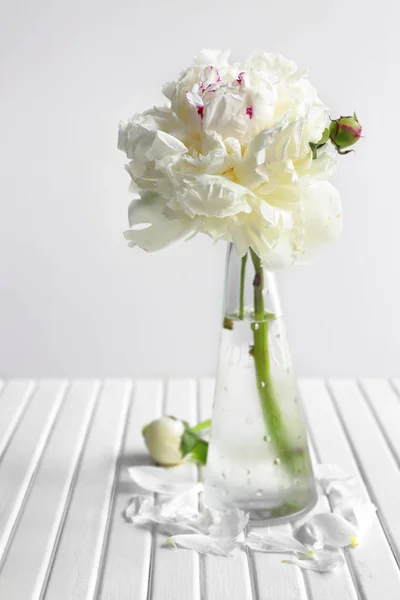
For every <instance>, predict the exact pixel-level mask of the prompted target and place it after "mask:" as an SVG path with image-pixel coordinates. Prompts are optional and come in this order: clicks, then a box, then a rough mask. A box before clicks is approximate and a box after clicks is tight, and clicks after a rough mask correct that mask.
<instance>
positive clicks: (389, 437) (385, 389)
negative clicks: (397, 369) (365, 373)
mask: <svg viewBox="0 0 400 600" xmlns="http://www.w3.org/2000/svg"><path fill="white" fill-rule="evenodd" d="M360 385H361V388H362V390H363V391H364V394H365V396H366V398H367V400H368V402H369V406H370V408H371V410H372V412H373V414H374V417H375V419H376V421H377V422H378V424H379V426H380V428H381V431H382V433H383V435H384V436H385V439H386V442H387V443H388V445H389V447H390V449H391V451H392V453H393V454H394V456H395V458H396V460H397V464H398V465H399V464H400V432H399V425H400V399H399V396H398V394H397V393H396V392H395V389H397V391H398V392H400V380H394V381H393V385H394V389H393V387H392V386H391V385H390V383H389V381H388V380H387V379H378V378H372V377H369V378H364V379H361V381H360Z"/></svg>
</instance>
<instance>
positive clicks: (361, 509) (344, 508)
mask: <svg viewBox="0 0 400 600" xmlns="http://www.w3.org/2000/svg"><path fill="white" fill-rule="evenodd" d="M335 512H337V514H340V515H341V516H342V517H343V518H344V519H346V521H348V522H349V523H351V524H352V525H354V526H355V527H356V528H357V530H358V535H359V536H360V537H361V536H362V535H364V534H365V533H366V531H367V530H368V528H369V527H370V526H371V525H372V523H373V520H374V519H375V514H376V506H375V505H374V504H372V502H361V501H360V500H359V499H358V498H352V499H349V500H348V501H347V502H342V503H341V504H340V505H338V507H337V509H336V510H335Z"/></svg>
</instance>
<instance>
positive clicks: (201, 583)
mask: <svg viewBox="0 0 400 600" xmlns="http://www.w3.org/2000/svg"><path fill="white" fill-rule="evenodd" d="M196 415H197V422H198V423H200V421H201V385H199V382H198V381H197V380H196ZM197 480H198V481H201V467H200V465H197ZM202 493H203V492H201V493H200V494H199V497H198V505H197V508H198V510H199V511H200V510H201V509H202V500H201V496H202ZM198 557H199V595H200V600H207V593H206V586H205V572H206V569H205V557H204V556H203V554H199V555H198Z"/></svg>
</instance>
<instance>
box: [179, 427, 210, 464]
mask: <svg viewBox="0 0 400 600" xmlns="http://www.w3.org/2000/svg"><path fill="white" fill-rule="evenodd" d="M181 452H182V456H188V455H189V454H191V457H192V459H193V460H195V461H196V462H198V463H200V464H201V465H205V464H206V462H207V452H208V442H206V441H205V440H203V439H201V437H200V436H199V435H198V434H197V433H196V432H195V431H193V430H192V429H191V428H190V427H189V426H186V427H185V430H184V432H183V434H182V439H181Z"/></svg>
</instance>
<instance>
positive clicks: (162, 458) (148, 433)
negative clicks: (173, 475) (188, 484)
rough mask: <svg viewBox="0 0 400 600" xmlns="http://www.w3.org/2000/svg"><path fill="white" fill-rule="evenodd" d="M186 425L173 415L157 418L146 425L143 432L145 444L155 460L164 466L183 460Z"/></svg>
mask: <svg viewBox="0 0 400 600" xmlns="http://www.w3.org/2000/svg"><path fill="white" fill-rule="evenodd" d="M184 431H185V425H184V424H183V423H182V421H178V420H177V419H173V418H172V417H163V418H162V419H156V420H155V421H152V422H151V423H149V424H148V425H146V426H145V427H143V430H142V434H143V437H144V441H145V444H146V446H147V448H148V450H149V452H150V454H151V456H152V457H153V459H154V460H155V462H157V463H159V464H160V465H163V466H172V465H177V464H179V463H180V462H181V461H182V458H183V454H182V450H181V445H182V435H183V433H184Z"/></svg>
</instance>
